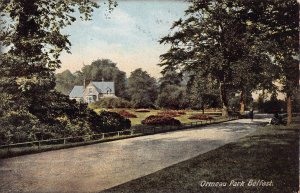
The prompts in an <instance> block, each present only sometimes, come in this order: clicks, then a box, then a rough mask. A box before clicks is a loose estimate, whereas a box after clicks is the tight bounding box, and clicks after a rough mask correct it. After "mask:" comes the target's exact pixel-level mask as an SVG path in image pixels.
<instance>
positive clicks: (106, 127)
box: [98, 111, 131, 132]
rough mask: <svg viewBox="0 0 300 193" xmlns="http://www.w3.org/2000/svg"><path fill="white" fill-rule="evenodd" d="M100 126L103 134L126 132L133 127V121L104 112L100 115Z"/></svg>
mask: <svg viewBox="0 0 300 193" xmlns="http://www.w3.org/2000/svg"><path fill="white" fill-rule="evenodd" d="M98 123H99V126H100V127H101V128H102V129H101V130H102V131H103V132H114V131H121V130H126V129H129V128H130V127H131V121H130V120H129V119H126V118H124V117H123V116H121V115H120V114H118V113H116V112H109V111H102V112H101V113H100V115H99V121H98Z"/></svg>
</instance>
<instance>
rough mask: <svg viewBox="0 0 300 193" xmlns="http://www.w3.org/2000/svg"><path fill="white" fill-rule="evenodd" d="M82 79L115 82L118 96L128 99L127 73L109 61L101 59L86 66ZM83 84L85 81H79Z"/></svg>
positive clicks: (83, 69)
mask: <svg viewBox="0 0 300 193" xmlns="http://www.w3.org/2000/svg"><path fill="white" fill-rule="evenodd" d="M81 77H82V78H84V79H86V81H88V80H93V81H101V80H104V81H114V82H115V90H116V95H117V96H119V97H123V98H125V97H126V93H125V91H126V88H125V85H126V73H125V72H123V71H120V70H119V68H118V67H117V64H116V63H114V62H112V61H111V60H108V59H101V60H100V59H99V60H95V61H93V62H92V64H91V65H86V66H84V67H83V68H82V74H81ZM77 81H78V80H77ZM79 81H80V82H81V84H82V83H83V80H79Z"/></svg>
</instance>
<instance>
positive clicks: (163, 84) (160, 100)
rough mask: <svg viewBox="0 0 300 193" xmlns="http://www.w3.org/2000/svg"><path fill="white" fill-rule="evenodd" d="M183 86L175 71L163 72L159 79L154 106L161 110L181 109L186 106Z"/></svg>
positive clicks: (179, 76)
mask: <svg viewBox="0 0 300 193" xmlns="http://www.w3.org/2000/svg"><path fill="white" fill-rule="evenodd" d="M185 90H186V89H185V86H183V85H182V77H181V75H180V74H179V73H177V72H176V71H171V70H168V71H165V72H164V73H163V77H161V78H160V79H159V89H158V92H159V93H158V97H157V100H156V104H157V105H158V106H159V107H162V108H169V109H181V108H185V107H187V105H188V102H187V97H186V91H185Z"/></svg>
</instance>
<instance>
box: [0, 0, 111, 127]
mask: <svg viewBox="0 0 300 193" xmlns="http://www.w3.org/2000/svg"><path fill="white" fill-rule="evenodd" d="M109 2H110V3H109V4H110V6H109V8H112V6H111V5H114V4H112V2H111V1H110V0H109ZM97 7H98V5H97V3H95V2H94V1H90V0H86V1H78V0H68V1H59V2H55V1H44V0H3V1H1V4H0V13H1V16H2V18H3V19H2V20H1V24H2V25H1V30H0V41H1V46H4V47H5V48H6V49H7V51H5V52H3V53H2V54H1V56H0V61H1V62H2V63H1V66H0V74H1V76H0V92H1V93H2V94H1V95H2V96H4V98H1V103H0V104H1V109H2V112H1V113H2V114H1V116H3V115H5V114H11V115H14V116H15V113H17V114H18V115H26V116H27V115H28V116H29V117H31V119H32V120H35V119H36V118H37V119H38V121H35V123H33V125H31V126H30V127H31V128H30V129H33V126H37V125H41V124H46V125H47V126H49V127H51V129H54V130H52V131H53V132H59V131H58V130H57V127H52V125H51V123H47V121H49V120H51V119H52V120H53V122H54V123H57V125H60V128H67V127H63V126H62V125H65V126H68V125H69V126H70V125H73V126H74V128H79V130H77V131H78V132H81V131H84V129H83V128H86V124H88V122H86V120H85V118H84V117H86V114H83V116H80V117H79V118H78V119H77V118H76V119H72V118H71V117H72V116H75V115H76V114H78V113H80V112H82V111H80V109H78V108H77V105H76V104H72V103H71V101H69V99H63V96H62V95H61V94H59V93H57V92H56V91H54V87H55V76H54V72H55V70H56V69H57V68H59V67H60V64H61V61H60V60H59V56H60V53H61V52H62V51H67V52H70V46H71V43H70V41H69V40H68V35H64V34H62V33H61V29H63V28H64V27H66V26H68V25H71V24H72V23H73V22H74V21H75V20H76V18H75V17H74V14H73V13H74V12H75V10H76V9H77V10H78V11H79V13H80V15H81V18H82V19H87V20H88V19H90V18H91V14H92V12H93V9H94V8H97ZM72 14H73V15H72ZM7 104H8V105H7ZM66 104H68V105H69V106H70V107H68V105H66ZM53 107H55V108H53ZM64 107H66V108H64ZM56 108H58V109H56ZM69 108H71V109H73V110H75V111H73V110H72V111H68V109H69ZM53 109H56V110H61V111H59V112H56V111H54V110H53ZM15 117H18V116H17V115H16V116H15ZM65 119H67V120H65ZM8 120H13V119H8ZM34 124H36V125H34ZM77 126H78V127H77ZM19 127H20V128H23V125H19ZM68 128H70V129H71V130H72V127H68ZM74 128H73V129H74ZM2 129H3V128H2ZM24 129H26V128H24ZM87 132H88V131H87Z"/></svg>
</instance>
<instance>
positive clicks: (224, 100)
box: [220, 82, 228, 117]
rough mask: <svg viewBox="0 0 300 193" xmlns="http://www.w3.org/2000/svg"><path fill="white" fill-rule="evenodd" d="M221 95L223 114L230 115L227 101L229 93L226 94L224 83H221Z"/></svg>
mask: <svg viewBox="0 0 300 193" xmlns="http://www.w3.org/2000/svg"><path fill="white" fill-rule="evenodd" d="M220 97H221V103H222V116H223V117H228V101H227V94H226V88H225V85H224V83H222V82H221V83H220Z"/></svg>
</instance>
